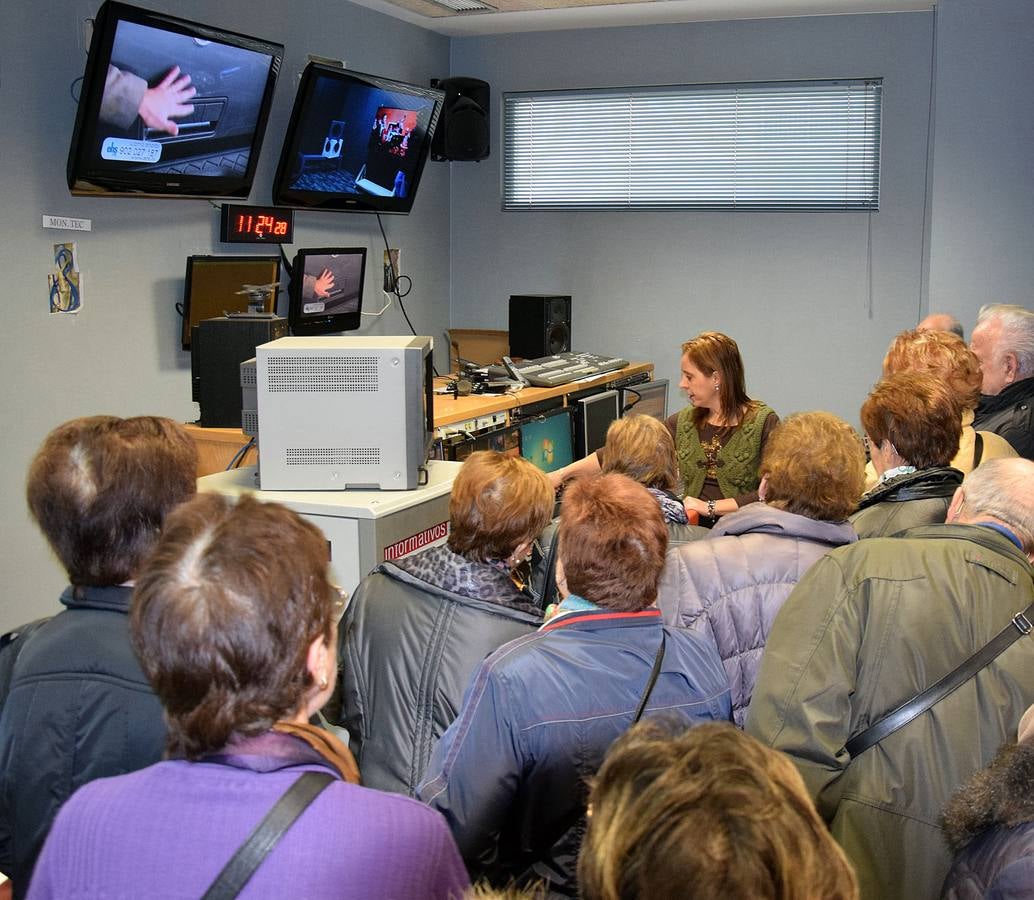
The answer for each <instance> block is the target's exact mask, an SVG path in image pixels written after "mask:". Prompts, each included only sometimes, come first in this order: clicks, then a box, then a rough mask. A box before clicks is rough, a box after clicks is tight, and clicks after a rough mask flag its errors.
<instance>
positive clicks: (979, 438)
mask: <svg viewBox="0 0 1034 900" xmlns="http://www.w3.org/2000/svg"><path fill="white" fill-rule="evenodd" d="M983 455H984V436H983V435H982V434H981V433H980V432H979V431H977V432H975V436H974V438H973V468H974V469H975V468H976V467H977V466H979V465H980V460H981V458H982V457H983Z"/></svg>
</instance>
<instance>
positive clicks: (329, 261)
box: [287, 247, 366, 336]
mask: <svg viewBox="0 0 1034 900" xmlns="http://www.w3.org/2000/svg"><path fill="white" fill-rule="evenodd" d="M291 273H292V274H291V292H290V305H289V306H288V313H287V320H288V323H289V324H290V327H291V333H292V334H297V335H308V336H312V335H321V334H339V333H340V332H342V331H355V330H356V329H357V328H358V327H359V322H360V317H361V316H362V309H363V279H364V277H365V273H366V248H365V247H339V248H334V247H326V248H323V249H319V250H316V249H305V250H299V251H298V254H297V255H296V256H295V258H294V265H293V266H292V268H291Z"/></svg>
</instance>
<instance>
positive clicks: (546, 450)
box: [520, 409, 574, 472]
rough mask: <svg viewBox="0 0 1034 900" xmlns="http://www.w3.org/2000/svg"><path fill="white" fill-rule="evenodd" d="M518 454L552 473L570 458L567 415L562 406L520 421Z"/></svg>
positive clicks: (569, 460) (570, 444)
mask: <svg viewBox="0 0 1034 900" xmlns="http://www.w3.org/2000/svg"><path fill="white" fill-rule="evenodd" d="M520 430H521V456H523V457H524V458H525V459H527V460H530V461H531V462H532V463H534V464H535V465H536V466H538V467H539V468H540V469H542V471H543V472H552V471H554V470H556V469H561V468H563V467H564V466H567V465H570V464H571V463H572V462H573V461H574V444H573V441H572V440H571V414H570V412H569V411H568V410H566V409H559V410H557V411H556V412H553V413H550V414H548V415H545V416H536V417H535V418H533V419H527V420H525V421H523V422H521V423H520Z"/></svg>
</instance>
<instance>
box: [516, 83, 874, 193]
mask: <svg viewBox="0 0 1034 900" xmlns="http://www.w3.org/2000/svg"><path fill="white" fill-rule="evenodd" d="M881 99H882V79H857V80H848V81H843V80H837V81H809V82H793V83H789V82H776V83H765V84H728V85H706V86H683V87H663V88H660V87H643V88H626V89H621V90H585V91H562V92H561V91H550V92H536V93H508V94H505V95H504V98H503V121H504V124H503V153H504V159H503V208H504V209H507V210H518V209H630V208H632V209H724V210H876V209H878V208H879V165H880V116H881Z"/></svg>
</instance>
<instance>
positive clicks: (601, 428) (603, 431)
mask: <svg viewBox="0 0 1034 900" xmlns="http://www.w3.org/2000/svg"><path fill="white" fill-rule="evenodd" d="M620 416H621V407H620V405H619V399H618V392H617V391H600V393H598V394H593V395H592V396H591V397H585V398H583V399H581V400H579V401H578V419H579V428H578V434H579V437H580V438H581V441H580V442H579V443H580V444H581V445H582V446H579V447H578V454H579V456H588V455H589V454H590V453H595V452H596V451H597V450H599V449H600V447H602V446H603V445H604V444H605V443H607V429H608V428H610V423H611V422H613V421H614V420H615V419H618V418H620Z"/></svg>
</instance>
